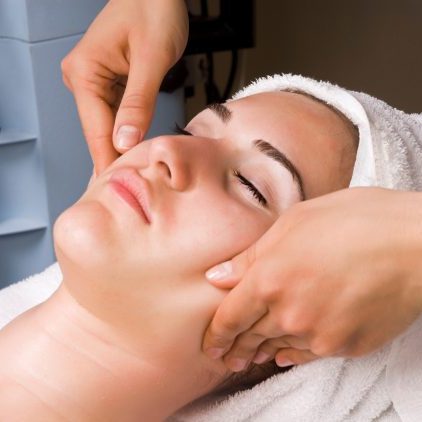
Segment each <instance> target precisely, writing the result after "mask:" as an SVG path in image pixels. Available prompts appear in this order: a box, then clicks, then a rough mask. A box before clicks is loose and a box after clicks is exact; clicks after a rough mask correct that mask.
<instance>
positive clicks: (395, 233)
mask: <svg viewBox="0 0 422 422" xmlns="http://www.w3.org/2000/svg"><path fill="white" fill-rule="evenodd" d="M421 267H422V193H416V192H398V191H392V190H387V189H381V188H352V189H346V190H342V191H339V192H335V193H332V194H329V195H326V196H324V197H320V198H316V199H312V200H309V201H305V202H302V203H300V204H297V205H295V206H294V207H292V208H291V209H289V210H288V211H287V212H286V213H285V214H284V215H283V216H281V217H280V218H279V220H278V221H277V222H276V223H275V224H274V225H273V226H272V227H271V228H270V230H268V232H267V233H265V235H264V236H263V237H262V238H261V239H260V240H259V241H258V242H257V243H256V244H255V245H253V246H252V247H251V248H249V249H248V250H247V251H246V252H244V253H242V254H240V255H239V256H237V257H235V258H234V259H233V260H232V261H230V262H227V263H225V264H224V265H223V266H222V268H220V270H222V271H221V274H219V272H218V271H217V270H215V269H213V270H211V271H209V272H208V273H207V277H208V278H210V275H211V278H212V279H213V280H212V279H211V280H210V282H211V283H212V284H214V285H215V286H216V287H220V288H223V289H224V288H228V289H229V288H232V290H231V291H230V292H229V293H228V295H227V296H226V297H225V299H224V301H223V302H222V304H221V305H220V307H219V308H218V310H217V312H216V314H215V316H214V319H213V320H212V322H211V324H210V326H209V327H208V330H207V332H206V334H205V338H204V344H203V348H204V350H205V352H206V353H208V354H209V355H210V356H211V357H214V358H218V357H220V356H222V355H224V357H223V359H224V362H225V363H226V365H227V366H228V367H229V368H230V369H232V370H235V371H238V370H242V369H243V368H244V367H245V366H246V365H247V364H248V363H250V362H251V361H252V360H255V362H257V363H262V362H264V361H266V360H270V359H273V358H274V357H275V358H276V362H277V363H278V364H280V366H286V365H288V364H292V363H293V364H297V363H304V362H307V361H309V360H312V359H315V358H317V357H322V356H358V355H363V354H366V353H369V352H371V351H374V350H375V349H377V348H379V347H380V346H382V345H384V344H385V343H386V342H388V341H389V340H391V339H393V338H394V337H395V336H397V335H398V334H399V333H401V332H402V331H403V330H404V329H405V328H406V327H407V326H408V325H409V324H410V323H411V322H412V321H413V320H415V319H416V318H417V316H418V315H419V314H420V313H421V310H422V269H421ZM224 269H225V270H226V271H228V273H230V269H231V271H232V273H231V275H228V276H227V277H225V278H224ZM219 275H220V276H221V277H223V278H220V279H219ZM257 353H258V354H257Z"/></svg>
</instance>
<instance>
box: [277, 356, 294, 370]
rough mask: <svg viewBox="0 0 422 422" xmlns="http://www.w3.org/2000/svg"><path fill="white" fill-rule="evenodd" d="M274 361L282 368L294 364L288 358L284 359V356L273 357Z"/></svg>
mask: <svg viewBox="0 0 422 422" xmlns="http://www.w3.org/2000/svg"><path fill="white" fill-rule="evenodd" d="M275 363H276V364H277V366H279V367H280V368H284V367H286V366H292V365H294V363H293V362H292V361H291V360H289V359H284V358H276V359H275Z"/></svg>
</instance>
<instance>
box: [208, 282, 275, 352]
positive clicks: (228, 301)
mask: <svg viewBox="0 0 422 422" xmlns="http://www.w3.org/2000/svg"><path fill="white" fill-rule="evenodd" d="M266 312H267V307H266V305H265V304H264V303H262V302H261V301H258V300H256V295H255V292H254V288H253V283H251V282H248V280H243V281H242V283H240V284H238V285H237V286H236V287H235V288H234V289H233V290H232V291H231V292H230V293H229V294H228V295H227V296H226V297H225V298H224V300H223V302H222V303H221V305H220V306H219V308H218V309H217V312H216V313H215V315H214V318H213V320H212V321H211V324H210V325H209V327H208V329H207V331H206V333H205V337H204V342H203V349H204V351H205V352H206V353H207V354H208V355H209V356H210V357H212V358H214V359H217V358H219V357H221V356H222V355H223V354H224V353H226V352H227V351H228V350H229V349H230V348H231V346H232V344H233V342H234V340H235V338H236V337H237V336H238V335H239V334H240V333H242V332H244V331H246V330H248V329H249V328H250V327H251V326H252V325H253V324H254V323H255V322H256V321H257V320H259V319H260V318H262V316H263V315H265V314H266Z"/></svg>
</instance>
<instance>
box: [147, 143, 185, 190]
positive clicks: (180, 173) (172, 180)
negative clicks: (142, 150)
mask: <svg viewBox="0 0 422 422" xmlns="http://www.w3.org/2000/svg"><path fill="white" fill-rule="evenodd" d="M149 142H151V146H150V150H149V166H150V167H151V171H152V172H153V173H154V175H153V177H154V178H157V179H159V180H160V181H163V182H164V183H165V184H166V185H167V186H168V187H169V188H171V189H173V190H177V191H184V190H187V189H189V187H190V185H191V183H192V180H193V179H192V177H193V175H192V170H191V166H190V160H193V157H192V151H189V150H190V149H191V148H188V147H187V145H186V143H187V142H188V141H187V140H185V141H184V140H183V139H182V138H180V137H176V136H160V137H158V138H155V139H153V140H151V141H149Z"/></svg>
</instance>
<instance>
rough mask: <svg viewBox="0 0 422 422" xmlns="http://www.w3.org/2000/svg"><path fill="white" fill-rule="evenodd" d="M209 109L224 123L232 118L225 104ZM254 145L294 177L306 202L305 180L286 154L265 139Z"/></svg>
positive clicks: (212, 104)
mask: <svg viewBox="0 0 422 422" xmlns="http://www.w3.org/2000/svg"><path fill="white" fill-rule="evenodd" d="M207 108H209V109H210V110H211V111H213V112H214V113H215V114H216V115H217V116H218V117H219V118H220V119H221V121H222V122H223V123H227V122H228V121H229V120H230V119H231V117H232V112H231V110H229V109H228V108H227V107H226V106H225V105H224V104H221V103H211V104H209V105H208V106H207ZM253 143H254V146H255V147H256V148H258V150H259V151H260V152H262V153H263V154H265V155H266V156H267V157H269V158H271V159H273V160H275V161H277V162H278V163H279V164H281V165H282V166H283V167H284V168H285V169H286V170H287V171H288V172H289V173H290V174H291V175H292V177H293V180H294V181H295V182H296V183H297V185H298V187H299V194H300V199H301V201H304V200H305V199H306V197H305V191H304V188H303V179H302V176H301V175H300V173H299V170H298V169H297V168H296V166H295V165H294V164H293V163H292V162H291V161H290V160H289V159H288V158H287V157H286V155H285V154H283V153H282V152H281V151H280V150H278V149H277V148H275V147H274V146H273V145H271V144H270V143H269V142H267V141H264V140H263V139H258V140H256V141H254V142H253Z"/></svg>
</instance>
